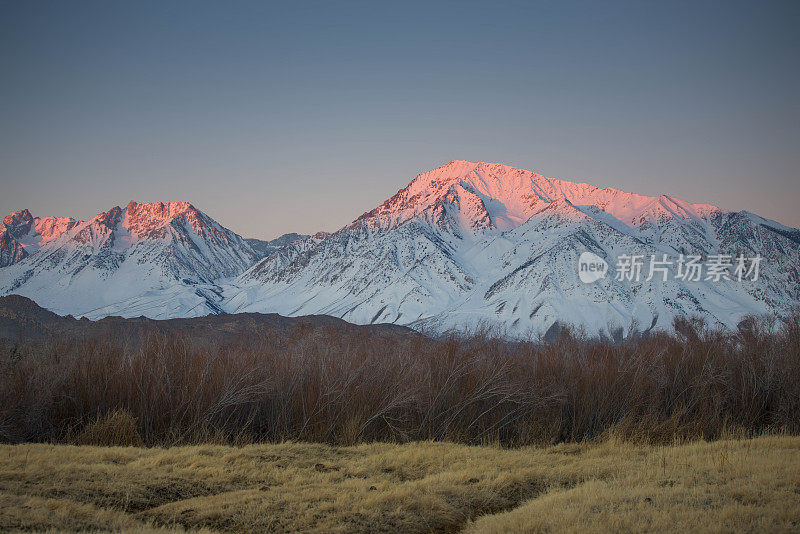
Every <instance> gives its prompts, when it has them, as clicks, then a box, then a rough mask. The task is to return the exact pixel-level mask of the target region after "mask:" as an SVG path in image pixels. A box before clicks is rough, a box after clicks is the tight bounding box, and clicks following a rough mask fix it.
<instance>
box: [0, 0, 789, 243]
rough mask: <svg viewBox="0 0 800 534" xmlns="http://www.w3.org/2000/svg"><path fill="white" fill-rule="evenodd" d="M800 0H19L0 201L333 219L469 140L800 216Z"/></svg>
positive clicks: (611, 178)
mask: <svg viewBox="0 0 800 534" xmlns="http://www.w3.org/2000/svg"><path fill="white" fill-rule="evenodd" d="M798 28H800V2H794V1H786V2H777V1H758V2H756V1H752V2H736V1H719V2H704V1H697V0H695V1H689V2H677V1H672V0H671V1H663V2H648V1H636V2H596V1H587V2H563V1H552V2H476V3H471V2H466V1H457V2H419V3H416V2H408V1H406V2H397V3H394V4H388V3H382V2H374V1H370V2H359V3H353V2H286V3H271V2H261V1H259V2H237V1H226V2H222V1H220V2H198V1H185V2H179V1H163V0H162V1H158V2H116V1H109V0H103V1H98V2H83V1H69V2H64V1H56V2H45V1H33V2H31V1H26V0H20V1H16V2H10V1H3V0H0V73H2V81H1V82H0V212H1V213H3V214H5V213H8V212H11V211H14V210H17V209H21V208H29V209H30V210H31V211H32V212H33V213H34V215H70V216H74V217H77V218H82V219H85V218H89V217H92V216H93V215H95V214H97V213H98V212H100V211H105V210H108V209H110V208H111V207H113V206H115V205H122V206H124V205H125V204H126V203H127V202H128V201H129V200H131V199H134V200H137V201H156V200H187V201H190V202H192V203H193V204H194V205H195V206H197V207H198V208H200V209H201V210H203V211H205V212H206V213H208V214H209V215H211V216H212V217H214V218H216V219H217V220H218V221H220V222H221V223H222V224H224V225H225V226H227V227H229V228H231V229H233V230H235V231H236V232H238V233H240V234H242V235H245V236H247V237H262V238H271V237H274V236H277V235H279V234H281V233H284V232H290V231H297V232H305V233H310V232H314V231H317V230H335V229H337V228H339V227H341V226H342V225H344V224H346V223H347V222H349V221H351V220H352V219H354V218H355V217H357V216H358V215H360V214H361V213H363V212H364V211H367V210H369V209H371V208H373V207H374V206H376V205H378V204H379V203H380V202H382V201H383V200H384V199H386V198H388V197H389V196H391V195H392V194H393V193H395V192H396V191H397V190H398V189H400V188H402V187H404V186H405V185H406V184H407V183H408V182H409V181H410V180H411V179H413V177H414V176H415V175H416V174H418V173H420V172H424V171H426V170H429V169H431V168H434V167H438V166H440V165H442V164H444V163H447V162H448V161H450V160H453V159H467V160H473V161H491V162H499V163H507V164H510V165H514V166H517V167H522V168H525V169H530V170H534V171H538V172H541V173H543V174H545V175H546V176H550V177H553V178H563V179H567V180H574V181H586V182H589V183H593V184H595V185H598V186H603V187H605V186H613V187H617V188H620V189H624V190H629V191H634V192H637V193H642V194H653V195H656V194H662V193H666V194H672V195H675V196H677V197H681V198H685V199H687V200H690V201H694V202H708V203H712V204H716V205H718V206H720V207H723V208H726V209H748V210H750V211H754V212H756V213H758V214H760V215H763V216H766V217H769V218H773V219H776V220H778V221H781V222H783V223H785V224H789V225H791V226H795V227H800V208H798V203H799V202H800V176H799V173H798V168H800V105H799V102H798V101H799V100H800V83H799V82H800V60H799V59H798V58H800V31H798Z"/></svg>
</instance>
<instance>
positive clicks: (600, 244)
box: [0, 161, 800, 336]
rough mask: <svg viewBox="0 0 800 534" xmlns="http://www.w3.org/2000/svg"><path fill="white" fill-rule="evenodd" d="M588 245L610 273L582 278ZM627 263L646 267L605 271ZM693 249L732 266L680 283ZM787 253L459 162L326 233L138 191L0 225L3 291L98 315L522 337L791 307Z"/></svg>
mask: <svg viewBox="0 0 800 534" xmlns="http://www.w3.org/2000/svg"><path fill="white" fill-rule="evenodd" d="M585 252H589V253H592V254H593V255H594V257H597V258H600V259H602V260H603V261H605V262H606V263H607V264H608V265H609V266H611V268H610V271H609V274H608V275H607V276H604V277H601V278H600V279H598V280H596V281H593V282H591V283H584V282H583V281H582V280H581V279H580V277H579V271H578V269H579V265H578V261H579V258H580V257H581V254H582V253H585ZM720 255H721V256H720ZM634 256H635V257H641V258H644V259H645V262H644V265H643V266H642V274H643V276H641V277H640V278H639V279H626V278H625V277H624V276H623V277H621V278H620V277H618V276H614V273H613V272H611V271H613V270H614V266H615V265H618V264H619V262H620V260H621V259H622V258H626V257H628V258H629V257H634ZM691 256H698V257H700V258H702V259H703V261H704V262H708V261H710V260H713V259H714V258H718V259H719V258H727V259H728V260H730V262H731V263H733V264H734V265H731V266H730V276H728V275H727V274H726V276H724V277H721V278H720V277H716V278H719V279H713V278H714V277H707V276H706V275H705V273H704V274H703V276H702V277H700V278H699V279H697V280H693V279H686V278H683V279H682V278H681V277H680V276H679V275H680V267H681V266H682V260H683V259H684V258H689V257H691ZM739 257H742V258H745V257H746V258H748V259H749V258H754V257H760V263H759V264H758V271H757V273H754V272H753V271H752V268H751V269H750V272H749V273H748V274H749V275H750V276H749V277H746V278H745V279H742V280H739V279H738V278H737V277H736V276H735V273H734V267H735V263H736V259H737V258H739ZM651 258H659V259H662V258H663V259H664V260H666V261H665V265H668V267H666V272H665V273H664V276H663V277H662V276H660V275H656V276H652V277H650V276H648V272H647V269H648V261H647V260H649V259H651ZM798 261H800V230H797V229H794V228H790V227H787V226H784V225H782V224H780V223H777V222H775V221H771V220H768V219H765V218H763V217H759V216H757V215H755V214H752V213H749V212H746V211H739V212H736V211H726V210H723V209H720V208H718V207H716V206H712V205H708V204H693V203H690V202H686V201H684V200H680V199H676V198H674V197H670V196H666V195H662V196H658V197H652V196H643V195H637V194H634V193H628V192H624V191H620V190H618V189H613V188H604V189H601V188H598V187H595V186H592V185H589V184H584V183H574V182H569V181H563V180H556V179H550V178H547V177H544V176H542V175H540V174H536V173H534V172H530V171H526V170H522V169H517V168H514V167H510V166H506V165H500V164H493V163H482V162H468V161H452V162H450V163H448V164H447V165H444V166H442V167H439V168H437V169H434V170H432V171H429V172H426V173H423V174H420V175H419V176H417V177H416V178H415V179H414V180H412V181H411V183H409V184H408V185H407V186H406V187H405V188H403V189H401V190H400V191H398V192H397V194H395V195H393V196H392V197H391V198H389V199H388V200H387V201H386V202H384V203H383V204H381V205H380V206H378V207H376V208H374V209H372V210H370V211H368V212H366V213H364V214H363V215H361V216H360V217H358V218H357V219H355V220H354V221H353V222H352V223H350V224H348V225H346V226H345V227H343V228H341V229H339V230H338V231H336V232H333V233H330V234H328V233H322V232H321V233H318V234H315V235H313V236H308V235H300V234H287V235H285V236H281V237H280V238H278V239H276V240H272V241H261V240H255V239H244V238H242V237H241V236H239V235H237V234H236V233H234V232H232V231H230V230H228V229H226V228H224V227H223V226H222V225H220V224H219V223H217V222H216V221H214V220H213V219H211V218H210V217H208V216H207V215H205V214H204V213H202V212H200V211H199V210H197V209H196V208H194V207H193V206H192V205H191V204H188V203H182V202H168V203H153V204H137V203H136V202H131V203H130V204H128V206H127V207H126V208H124V209H122V208H119V207H115V208H112V209H111V210H109V211H108V212H104V213H101V214H99V215H97V216H96V217H94V218H93V219H91V220H88V221H76V220H74V219H70V218H55V217H44V218H38V217H33V216H32V215H31V214H30V213H29V212H28V211H27V210H23V211H19V212H15V213H13V214H11V215H9V216H8V217H6V218H5V219H4V221H3V224H2V225H0V295H3V294H12V293H18V294H20V295H24V296H27V297H30V298H32V299H33V300H35V301H36V302H38V303H39V304H40V305H42V306H44V307H46V308H48V309H50V310H52V311H54V312H56V313H59V314H62V315H65V314H72V315H75V316H83V317H88V318H91V319H98V318H101V317H105V316H109V315H121V316H124V317H136V316H140V315H144V316H146V317H150V318H159V319H165V318H177V317H197V316H203V315H208V314H216V313H220V312H228V313H240V312H261V313H280V314H283V315H288V316H298V315H311V314H326V315H332V316H335V317H340V318H343V319H345V320H347V321H350V322H353V323H359V324H371V323H395V324H401V325H407V326H411V327H412V328H415V329H418V330H423V331H426V332H431V333H441V332H444V331H447V330H451V329H456V330H462V331H463V330H470V329H475V328H481V327H483V326H492V327H499V328H500V329H501V330H502V331H503V332H504V333H506V334H507V335H509V336H526V335H530V334H535V333H545V332H547V331H548V330H551V329H553V328H557V327H558V326H559V325H563V324H573V325H576V326H580V327H583V328H584V329H585V330H586V331H587V332H588V333H590V334H596V333H599V334H601V335H606V334H613V333H615V332H620V331H622V332H624V331H630V330H632V329H637V330H647V329H651V328H669V326H670V325H671V322H672V319H673V318H674V317H675V316H690V315H700V316H703V317H704V318H706V319H707V320H708V321H709V322H710V323H711V324H713V325H721V326H726V327H730V328H733V327H736V325H737V324H738V323H739V322H740V321H741V320H742V319H743V318H744V317H745V316H747V315H749V314H771V315H782V314H785V313H788V312H789V310H790V309H791V308H792V307H795V306H798V305H800V271H799V270H798ZM752 263H753V262H752V261H751V264H750V267H752ZM679 264H680V265H679ZM756 275H757V276H756ZM648 278H649V279H648ZM707 278H708V279H707Z"/></svg>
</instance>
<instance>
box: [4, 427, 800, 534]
mask: <svg viewBox="0 0 800 534" xmlns="http://www.w3.org/2000/svg"><path fill="white" fill-rule="evenodd" d="M160 528H167V529H184V528H185V529H191V530H194V529H202V528H205V529H208V530H213V531H216V530H239V531H241V530H247V531H261V530H273V531H294V530H304V531H308V530H321V531H346V532H353V531H396V530H399V531H407V532H413V531H417V532H430V531H441V532H455V531H459V530H461V529H466V530H467V531H470V532H495V531H508V532H522V531H532V532H538V531H556V530H557V531H564V530H566V531H570V530H571V531H585V530H591V531H619V530H623V531H625V530H634V531H644V530H650V531H652V530H664V531H676V532H678V531H680V532H686V531H698V530H708V531H745V530H758V531H776V532H779V531H794V532H797V531H798V529H800V437H785V436H783V437H778V436H772V437H761V438H757V439H747V440H725V441H716V442H695V443H690V444H685V445H675V446H652V445H634V444H630V443H620V442H615V441H605V442H602V443H597V444H562V445H557V446H553V447H548V448H543V449H535V448H523V449H511V450H510V449H499V448H492V447H469V446H464V445H455V444H449V443H432V442H423V443H411V444H405V445H397V444H384V443H376V444H369V445H359V446H355V447H330V446H327V445H321V444H306V443H286V444H279V445H250V446H246V447H242V448H235V447H227V446H214V445H204V446H192V447H175V448H169V449H158V448H156V449H145V448H133V447H129V448H123V447H110V448H104V447H76V446H68V445H43V444H36V445H34V444H30V445H28V444H26V445H14V446H11V445H6V446H2V447H0V529H2V530H8V529H25V530H45V529H59V530H86V529H88V530H92V529H123V530H140V531H141V530H148V529H160Z"/></svg>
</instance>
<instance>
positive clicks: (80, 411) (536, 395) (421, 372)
mask: <svg viewBox="0 0 800 534" xmlns="http://www.w3.org/2000/svg"><path fill="white" fill-rule="evenodd" d="M675 331H676V333H675V334H671V335H670V334H665V333H657V334H654V335H650V336H647V337H640V338H637V339H632V340H628V341H625V342H622V343H611V342H595V341H590V340H587V339H585V338H582V337H581V336H578V335H575V334H574V333H570V331H569V330H565V331H564V332H562V333H561V335H560V337H558V339H556V340H555V341H552V342H550V343H546V344H542V343H514V342H507V341H503V340H500V339H496V338H493V337H491V336H490V335H487V334H476V335H473V336H469V337H466V338H456V337H452V338H450V339H446V340H433V339H429V338H426V337H423V336H400V335H398V336H378V335H374V334H369V333H367V332H366V331H360V332H355V331H354V332H341V331H337V330H335V329H333V328H322V327H320V328H314V327H299V328H296V329H295V330H294V331H292V332H291V333H290V334H289V335H288V336H286V335H283V336H281V337H278V336H277V335H275V334H269V333H265V334H264V336H262V337H261V338H259V339H246V340H242V341H241V342H239V343H237V344H234V345H225V346H214V345H208V344H203V345H201V344H197V343H193V342H192V340H191V339H188V338H186V337H182V336H165V335H163V334H158V333H151V334H149V335H148V336H147V337H146V339H144V340H143V341H142V342H137V343H135V344H131V343H130V342H122V341H117V340H114V339H85V340H72V341H71V340H54V341H51V342H49V343H39V344H33V343H30V344H4V345H2V346H0V440H2V441H5V442H23V441H56V442H58V441H68V442H75V443H81V442H86V443H100V442H103V441H104V440H105V441H108V442H109V444H112V443H125V444H135V443H139V442H141V443H144V444H146V445H171V444H180V443H197V442H216V441H219V442H231V443H239V442H241V443H244V442H250V441H281V440H303V441H318V442H326V443H333V444H352V443H357V442H362V441H375V440H380V441H409V440H428V439H432V440H450V441H457V442H463V443H499V444H503V445H507V446H519V445H527V444H540V443H553V442H560V441H574V440H583V439H593V438H597V437H599V436H602V435H604V434H607V433H609V432H611V433H615V434H617V435H621V436H623V437H625V438H627V439H634V440H642V441H650V442H664V441H672V440H674V439H676V438H678V439H680V438H696V437H703V438H715V437H718V436H720V435H721V434H722V433H724V432H726V431H730V430H734V431H738V432H744V433H758V432H763V431H768V430H774V431H778V430H782V431H787V432H792V433H797V432H800V315H795V316H794V317H792V318H791V319H789V320H787V321H786V322H785V323H782V324H780V325H778V326H777V327H776V326H774V325H765V324H763V323H759V322H758V321H753V322H751V323H750V324H749V325H748V326H747V327H744V328H742V329H741V330H740V331H739V332H737V333H729V332H721V331H716V330H713V329H710V328H707V327H706V326H705V325H704V324H703V323H702V322H701V321H699V320H681V321H678V322H676V324H675ZM115 422H118V423H119V424H121V425H123V426H124V427H125V428H124V429H121V430H120V429H115ZM104 433H107V434H108V437H107V439H106V438H104V437H103V435H102V434H104Z"/></svg>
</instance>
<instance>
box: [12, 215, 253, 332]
mask: <svg viewBox="0 0 800 534" xmlns="http://www.w3.org/2000/svg"><path fill="white" fill-rule="evenodd" d="M3 228H4V229H3V230H2V232H3V233H2V234H0V235H2V236H3V237H2V238H0V239H2V243H3V252H2V253H3V259H4V262H5V265H6V266H5V267H3V268H2V269H0V294H10V293H17V294H20V295H23V296H27V297H29V298H32V299H33V300H35V301H36V302H37V303H39V304H40V305H42V306H44V307H47V308H49V309H51V310H53V311H55V312H57V313H60V314H72V315H76V316H86V317H89V318H98V317H103V316H107V315H122V316H125V317H134V316H139V315H146V316H148V317H152V318H167V317H195V316H201V315H207V314H208V313H216V312H218V311H219V306H218V305H219V302H220V293H221V290H220V288H219V286H218V283H219V282H220V281H222V280H226V279H229V278H232V277H235V276H237V275H239V274H241V273H242V272H243V271H244V270H245V269H247V268H248V267H250V266H251V265H252V264H253V262H254V261H255V260H256V259H257V258H258V255H257V254H256V253H255V252H254V251H253V249H252V248H251V247H250V245H248V244H247V243H246V242H245V241H244V239H243V238H241V237H240V236H238V235H237V234H235V233H233V232H232V231H230V230H228V229H226V228H224V227H222V226H221V225H220V224H219V223H217V222H216V221H214V220H213V219H211V218H210V217H208V216H207V215H205V214H204V213H202V212H200V211H198V210H197V209H195V208H194V207H193V206H192V205H191V204H188V203H186V202H167V203H161V202H157V203H152V204H138V203H136V202H131V203H130V204H128V206H127V207H126V208H125V209H122V208H120V207H115V208H112V209H111V210H109V211H107V212H104V213H100V214H99V215H97V216H96V217H94V218H93V219H91V220H88V221H83V222H80V221H75V220H73V219H56V218H52V217H47V218H41V219H40V218H36V219H34V218H33V217H32V216H31V214H30V213H29V212H28V211H27V210H24V211H20V212H16V213H13V214H11V215H9V216H8V217H6V219H5V221H4V227H3Z"/></svg>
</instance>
